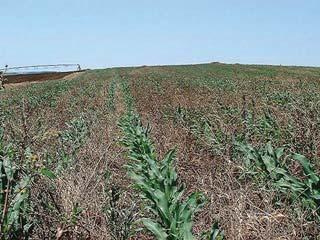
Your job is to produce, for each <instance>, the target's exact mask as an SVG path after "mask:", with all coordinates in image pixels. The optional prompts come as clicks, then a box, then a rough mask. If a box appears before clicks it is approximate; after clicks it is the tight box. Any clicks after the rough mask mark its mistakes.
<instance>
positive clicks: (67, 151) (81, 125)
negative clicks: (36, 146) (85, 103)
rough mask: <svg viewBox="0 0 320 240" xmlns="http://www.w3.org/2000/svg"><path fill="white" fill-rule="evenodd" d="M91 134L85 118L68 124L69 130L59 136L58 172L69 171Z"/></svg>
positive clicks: (76, 119)
mask: <svg viewBox="0 0 320 240" xmlns="http://www.w3.org/2000/svg"><path fill="white" fill-rule="evenodd" d="M88 134H89V127H88V123H87V122H86V120H85V119H84V117H83V116H81V117H79V118H75V119H73V120H71V121H70V123H67V129H66V130H65V131H63V132H61V134H60V136H59V141H60V146H61V148H60V149H59V151H58V154H59V161H58V164H57V166H56V172H57V173H60V172H61V171H63V170H64V169H67V168H68V167H69V166H70V165H71V164H72V162H73V161H74V158H75V155H76V153H77V151H78V150H79V149H80V148H81V146H82V145H83V144H84V143H85V140H86V138H87V136H88Z"/></svg>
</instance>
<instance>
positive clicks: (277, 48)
mask: <svg viewBox="0 0 320 240" xmlns="http://www.w3.org/2000/svg"><path fill="white" fill-rule="evenodd" d="M319 10H320V1H318V0H300V1H298V0H268V1H259V0H242V1H240V0H224V1H222V0H220V1H215V0H197V1H196V0H194V1H188V0H184V1H180V0H171V1H169V0H161V1H151V0H127V1H124V0H117V1H108V0H90V1H89V0H86V1H85V0H51V1H50V0H19V1H18V0H0V11H1V13H0V23H1V32H0V67H1V66H3V65H5V64H9V65H10V66H19V65H32V64H55V63H80V64H81V65H83V66H84V67H90V68H101V67H111V66H130V65H158V64H186V63H201V62H212V61H220V62H228V63H234V62H239V63H257V64H258V63H263V64H283V65H312V66H320V28H319V23H320V14H319Z"/></svg>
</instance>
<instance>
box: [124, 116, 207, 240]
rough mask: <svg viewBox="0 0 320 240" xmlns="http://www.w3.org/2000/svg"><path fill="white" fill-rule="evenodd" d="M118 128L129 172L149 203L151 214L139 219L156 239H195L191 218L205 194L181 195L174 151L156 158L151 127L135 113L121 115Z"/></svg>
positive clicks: (181, 188) (200, 205)
mask: <svg viewBox="0 0 320 240" xmlns="http://www.w3.org/2000/svg"><path fill="white" fill-rule="evenodd" d="M120 128H121V129H122V130H123V132H124V134H125V136H124V138H123V139H122V143H123V145H124V146H125V147H127V148H128V150H129V154H128V155H129V158H130V159H131V162H130V163H129V164H128V171H129V176H130V177H131V178H132V179H133V181H134V182H135V185H136V187H137V189H138V190H139V191H140V192H141V193H142V197H143V198H144V199H146V200H147V201H148V202H149V203H150V205H149V206H148V207H147V209H148V210H149V211H150V212H151V213H152V214H153V215H154V217H153V218H144V219H142V222H143V224H144V225H145V227H146V228H147V229H148V230H149V231H151V232H152V233H153V234H154V235H155V236H156V238H157V239H168V240H178V239H185V240H189V239H194V236H193V234H192V226H193V222H192V218H193V215H194V213H195V212H196V211H197V210H198V209H199V208H200V207H202V205H203V204H204V203H205V198H204V195H203V194H201V193H198V192H196V193H193V194H191V195H190V196H188V197H187V198H186V199H185V200H183V199H182V196H183V193H184V187H183V186H182V185H180V184H179V183H178V176H177V172H176V171H175V167H174V160H175V151H174V150H171V151H169V152H168V153H167V154H166V156H165V157H164V158H163V159H162V160H161V161H158V160H157V156H156V153H155V148H154V145H153V143H152V141H151V140H150V138H149V133H150V127H149V126H148V127H146V128H145V127H144V126H143V125H142V123H141V121H140V119H139V117H138V116H137V115H135V114H130V113H129V114H128V115H127V116H126V117H125V118H123V119H122V121H121V122H120Z"/></svg>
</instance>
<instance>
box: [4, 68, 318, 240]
mask: <svg viewBox="0 0 320 240" xmlns="http://www.w3.org/2000/svg"><path fill="white" fill-rule="evenodd" d="M115 72H116V73H117V74H119V75H120V77H115V76H116V75H115ZM121 79H124V80H127V81H128V82H129V84H130V88H131V93H132V95H133V97H134V105H135V107H136V108H137V110H138V112H139V113H140V115H141V116H142V119H143V120H144V122H150V123H151V125H152V137H153V139H154V141H155V144H156V145H157V150H158V152H159V154H160V155H161V156H163V154H164V153H165V152H166V151H167V150H168V149H170V148H172V147H175V146H176V147H177V150H178V162H177V164H178V173H179V175H180V177H181V179H182V181H183V182H184V183H185V184H186V186H187V189H188V191H192V190H201V191H203V192H204V193H205V194H206V195H207V197H208V199H209V203H208V204H207V205H206V207H205V208H204V209H203V211H201V212H200V214H199V216H198V219H199V221H198V224H197V226H196V227H195V232H200V230H203V229H208V228H209V226H210V225H211V224H212V222H213V221H214V220H218V221H219V223H220V224H221V227H222V229H224V230H225V232H226V236H227V238H228V239H280V238H281V239H301V238H302V237H303V236H309V237H310V238H315V237H316V236H317V235H319V234H320V230H319V229H318V224H317V223H316V222H314V220H308V219H307V213H306V212H305V211H303V210H301V211H300V212H299V211H297V209H301V208H300V206H299V203H289V202H288V201H287V199H286V198H283V196H282V197H279V196H278V195H277V194H276V192H275V191H273V190H270V189H272V188H270V185H269V183H268V182H261V181H259V180H257V179H252V178H249V177H245V178H240V175H241V176H242V174H243V172H244V171H243V164H242V162H241V158H240V157H239V156H238V155H237V154H235V153H234V149H233V144H232V143H233V140H234V139H236V138H239V137H240V136H245V138H246V141H248V142H250V143H251V144H253V145H254V146H262V145H264V144H266V143H267V142H268V141H271V142H272V144H273V145H274V146H284V145H285V146H286V151H287V152H298V153H301V154H304V155H305V156H307V157H308V158H309V159H310V160H311V161H312V163H313V164H315V165H316V166H317V169H318V170H319V169H320V162H319V157H320V153H319V145H320V144H319V143H320V141H319V140H320V139H319V137H320V130H319V129H320V128H319V121H320V105H319V100H320V94H319V92H320V69H319V68H307V67H280V66H257V65H226V64H202V65H193V66H163V67H140V68H119V69H113V70H111V69H107V70H97V71H90V72H88V73H86V74H84V75H82V76H81V77H80V78H78V79H74V80H72V81H57V82H49V83H41V84H37V85H33V86H29V87H26V88H19V89H13V90H7V91H6V92H1V93H0V99H1V110H4V112H5V113H3V114H2V115H4V118H5V119H4V124H5V126H6V128H5V129H6V139H7V141H13V140H14V141H16V142H18V143H21V142H22V143H23V145H24V146H28V147H30V148H31V149H32V150H33V151H34V152H35V153H36V154H37V155H38V156H39V158H40V159H42V160H45V157H46V154H47V152H49V153H50V152H54V151H56V148H57V146H58V144H59V143H58V141H59V140H58V138H57V137H55V135H54V134H53V135H52V136H51V135H50V133H53V132H56V131H63V130H64V129H65V128H66V123H67V122H68V121H70V120H71V119H72V118H75V117H78V116H79V114H85V115H86V118H87V119H88V121H89V122H90V136H89V137H88V138H89V139H88V140H87V141H86V143H85V145H84V146H83V148H82V149H81V151H80V152H79V153H78V154H77V163H76V165H75V166H74V169H76V170H70V171H68V172H67V173H65V174H64V175H63V176H61V179H60V180H59V181H57V182H55V183H54V185H55V186H56V189H57V190H56V192H54V194H55V196H56V198H57V202H58V205H60V206H61V207H60V213H55V214H52V216H50V218H44V219H41V218H40V219H41V220H42V221H43V224H39V225H37V226H36V230H35V233H34V234H36V235H37V236H38V237H40V238H41V237H45V236H51V237H52V236H54V235H55V234H56V232H57V231H58V230H57V229H59V226H60V225H61V221H62V219H63V217H62V216H61V215H63V216H64V217H65V216H68V215H70V211H71V209H72V206H73V205H74V204H76V203H78V204H80V206H81V207H82V208H83V209H85V210H86V211H84V212H83V213H82V214H81V216H80V220H79V223H78V225H79V226H81V227H83V228H81V227H80V230H79V228H77V229H78V230H77V231H80V232H82V233H80V235H81V234H82V235H83V236H85V235H86V234H88V233H87V232H90V236H91V237H92V238H98V237H99V238H101V239H108V237H107V236H108V235H109V234H110V229H109V228H108V227H107V225H108V222H107V221H106V219H105V217H104V215H103V211H102V209H103V207H104V204H106V203H105V202H106V197H105V195H104V191H106V189H105V185H104V180H103V176H104V169H105V168H107V169H108V171H109V172H110V173H111V175H112V177H111V180H110V182H111V183H110V185H112V186H117V187H120V188H121V189H123V191H124V192H127V193H128V194H132V193H131V190H130V188H129V185H128V184H129V183H128V180H127V178H126V177H125V171H124V169H123V164H124V163H125V158H124V157H121V154H122V152H123V149H122V148H121V147H120V146H119V145H118V143H117V141H118V138H119V137H120V133H119V130H118V128H117V122H118V119H119V118H120V116H121V115H122V114H123V112H124V100H123V96H122V95H123V93H122V92H121V88H120V83H119V81H121ZM112 80H114V81H115V82H116V84H115V87H114V89H115V90H114V91H115V92H114V94H111V93H110V88H111V83H112ZM22 99H24V101H22ZM110 99H111V100H110ZM110 102H114V103H113V104H111V105H112V107H110ZM22 113H23V114H22ZM22 116H27V127H26V126H24V121H23V117H22ZM248 122H250V125H248ZM48 134H49V135H50V136H51V137H50V138H48V137H44V136H48ZM23 145H22V146H23ZM21 151H22V150H21ZM286 164H287V165H288V166H289V168H290V170H291V171H292V172H293V173H295V174H296V175H299V171H300V169H299V167H298V166H295V164H294V163H293V162H290V161H289V160H288V162H286ZM88 169H89V170H88ZM93 176H94V177H93ZM75 182H76V183H75ZM38 185H39V184H38ZM79 186H90V187H87V188H85V189H83V188H81V187H79ZM36 189H41V187H40V186H37V187H36ZM39 191H40V190H39ZM129 199H130V197H128V198H126V200H124V201H123V202H122V205H123V207H124V208H125V207H126V206H127V205H130V204H132V202H131V201H133V200H129ZM275 199H276V200H275ZM275 201H276V203H277V206H276V204H275ZM39 211H40V210H39ZM49 219H50V220H49ZM52 219H53V220H52ZM46 223H47V224H49V225H52V226H53V227H52V228H49V227H48V226H47V225H46ZM84 226H85V227H84ZM84 229H86V230H84ZM41 232H42V234H44V233H43V232H47V235H46V234H44V235H41ZM68 234H70V237H74V238H77V237H79V236H78V235H77V234H76V233H75V231H74V232H73V233H72V230H71V233H68ZM136 238H140V239H141V236H139V237H136Z"/></svg>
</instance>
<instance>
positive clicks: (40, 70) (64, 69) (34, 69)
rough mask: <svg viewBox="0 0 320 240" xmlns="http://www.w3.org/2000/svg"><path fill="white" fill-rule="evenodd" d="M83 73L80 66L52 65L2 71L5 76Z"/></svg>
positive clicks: (9, 68)
mask: <svg viewBox="0 0 320 240" xmlns="http://www.w3.org/2000/svg"><path fill="white" fill-rule="evenodd" d="M76 71H81V66H80V64H51V65H33V66H19V67H8V66H7V65H6V67H5V68H3V69H0V72H3V75H14V74H27V73H31V74H32V73H43V72H76Z"/></svg>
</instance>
